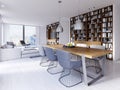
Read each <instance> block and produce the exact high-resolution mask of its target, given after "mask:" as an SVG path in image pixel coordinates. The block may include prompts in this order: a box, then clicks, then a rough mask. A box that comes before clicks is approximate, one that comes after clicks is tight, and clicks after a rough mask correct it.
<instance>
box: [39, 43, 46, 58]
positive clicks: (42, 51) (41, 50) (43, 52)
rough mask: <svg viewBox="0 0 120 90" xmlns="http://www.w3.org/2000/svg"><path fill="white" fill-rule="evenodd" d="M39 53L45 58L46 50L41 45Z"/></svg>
mask: <svg viewBox="0 0 120 90" xmlns="http://www.w3.org/2000/svg"><path fill="white" fill-rule="evenodd" d="M39 53H40V55H41V56H45V51H44V48H43V46H41V45H40V46H39Z"/></svg>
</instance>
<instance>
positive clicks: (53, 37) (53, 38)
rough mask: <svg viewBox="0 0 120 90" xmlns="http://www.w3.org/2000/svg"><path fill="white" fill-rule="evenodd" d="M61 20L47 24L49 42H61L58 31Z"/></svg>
mask: <svg viewBox="0 0 120 90" xmlns="http://www.w3.org/2000/svg"><path fill="white" fill-rule="evenodd" d="M58 25H59V22H55V23H52V24H49V25H47V26H46V29H47V32H46V33H47V44H59V34H58V33H57V32H56V28H57V27H58Z"/></svg>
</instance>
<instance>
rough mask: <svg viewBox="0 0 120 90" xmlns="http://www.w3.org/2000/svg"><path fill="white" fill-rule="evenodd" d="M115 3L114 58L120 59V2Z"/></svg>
mask: <svg viewBox="0 0 120 90" xmlns="http://www.w3.org/2000/svg"><path fill="white" fill-rule="evenodd" d="M118 1H119V0H116V1H115V3H114V5H113V60H120V3H119V2H118Z"/></svg>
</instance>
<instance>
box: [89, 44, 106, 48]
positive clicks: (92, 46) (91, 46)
mask: <svg viewBox="0 0 120 90" xmlns="http://www.w3.org/2000/svg"><path fill="white" fill-rule="evenodd" d="M90 48H96V49H105V47H104V46H101V45H90Z"/></svg>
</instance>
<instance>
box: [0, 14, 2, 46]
mask: <svg viewBox="0 0 120 90" xmlns="http://www.w3.org/2000/svg"><path fill="white" fill-rule="evenodd" d="M1 45H2V17H1V15H0V46H1Z"/></svg>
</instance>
